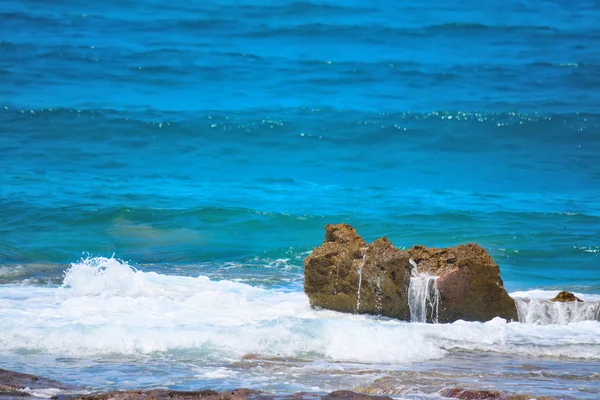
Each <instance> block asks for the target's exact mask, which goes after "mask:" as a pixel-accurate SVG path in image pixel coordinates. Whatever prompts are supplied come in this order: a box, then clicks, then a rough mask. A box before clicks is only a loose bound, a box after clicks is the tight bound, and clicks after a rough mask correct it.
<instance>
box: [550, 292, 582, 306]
mask: <svg viewBox="0 0 600 400" xmlns="http://www.w3.org/2000/svg"><path fill="white" fill-rule="evenodd" d="M552 301H559V302H561V303H566V302H570V301H579V302H583V300H581V299H580V298H579V297H577V296H575V295H574V294H573V293H571V292H566V291H564V290H563V291H562V292H560V293H559V294H557V295H556V297H555V298H553V299H552Z"/></svg>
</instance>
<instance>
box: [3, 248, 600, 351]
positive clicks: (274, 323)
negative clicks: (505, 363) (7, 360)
mask: <svg viewBox="0 0 600 400" xmlns="http://www.w3.org/2000/svg"><path fill="white" fill-rule="evenodd" d="M0 305H1V307H0V326H1V327H2V329H0V351H1V352H15V351H19V352H20V351H22V350H25V351H37V352H42V353H49V354H55V355H72V356H86V355H97V354H99V355H101V354H138V353H151V352H157V351H158V352H162V351H172V350H186V349H190V350H194V351H200V352H203V354H206V355H208V356H209V357H211V359H218V360H231V359H239V358H240V357H241V356H243V355H245V354H248V353H256V354H264V355H273V356H286V357H309V358H310V357H316V358H325V359H330V360H333V361H353V362H362V363H408V362H415V361H425V360H429V359H434V358H440V357H444V355H445V354H446V351H447V350H450V349H466V350H477V351H493V352H507V353H511V354H536V355H557V356H563V357H582V358H591V359H600V323H599V322H592V321H584V322H576V323H571V324H569V325H565V326H560V325H548V326H536V325H532V324H520V323H507V322H506V321H504V320H502V319H500V318H496V319H494V320H492V321H489V322H486V323H478V322H464V321H458V322H456V323H454V324H420V323H406V322H402V321H396V320H387V319H383V320H382V319H377V318H374V317H370V316H365V315H354V314H342V313H336V312H332V311H317V310H312V309H311V308H310V307H309V303H308V299H307V297H306V296H305V295H304V293H301V292H292V293H284V292H280V291H277V290H265V289H261V288H256V287H252V286H249V285H246V284H242V283H238V282H231V281H225V280H223V281H212V280H210V279H208V278H206V277H202V276H200V277H197V278H194V277H184V276H166V275H160V274H156V273H152V272H150V273H146V272H142V271H137V270H135V269H133V268H131V267H130V266H128V265H127V263H123V262H119V261H117V260H114V259H102V258H96V259H88V260H83V261H82V262H80V263H77V264H74V265H73V266H72V268H71V269H70V270H69V271H68V272H67V274H66V276H65V280H64V285H63V287H60V288H48V287H45V288H39V287H33V286H16V285H12V286H2V290H0Z"/></svg>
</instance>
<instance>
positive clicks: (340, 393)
mask: <svg viewBox="0 0 600 400" xmlns="http://www.w3.org/2000/svg"><path fill="white" fill-rule="evenodd" d="M322 399H323V400H333V399H345V400H377V399H380V400H384V399H385V400H392V398H391V397H387V396H371V395H368V394H364V393H356V392H353V391H351V390H337V391H335V392H331V393H329V394H328V395H326V396H323V397H322Z"/></svg>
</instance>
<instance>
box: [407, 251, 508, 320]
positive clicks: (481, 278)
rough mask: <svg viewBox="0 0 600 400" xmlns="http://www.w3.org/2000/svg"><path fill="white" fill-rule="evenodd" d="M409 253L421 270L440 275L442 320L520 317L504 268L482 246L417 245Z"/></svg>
mask: <svg viewBox="0 0 600 400" xmlns="http://www.w3.org/2000/svg"><path fill="white" fill-rule="evenodd" d="M406 253H407V254H408V256H409V257H410V258H411V259H412V260H414V261H415V263H416V264H417V266H418V269H419V271H420V272H426V273H428V274H431V275H437V276H439V278H438V280H437V282H436V285H437V288H438V290H439V293H440V296H441V304H440V306H439V317H438V318H439V321H440V322H453V321H456V320H459V319H462V320H466V321H489V320H490V319H493V318H494V317H501V318H505V319H507V320H517V319H518V315H517V307H516V305H515V302H514V300H513V299H512V298H511V297H510V296H509V295H508V292H507V291H506V289H504V283H503V282H502V278H500V267H499V266H498V264H496V263H495V262H494V260H493V259H492V257H491V256H490V255H489V254H488V252H487V251H486V250H485V249H483V248H482V247H480V246H479V245H477V244H474V243H469V244H466V245H459V246H455V247H448V248H443V249H439V248H428V247H425V246H414V247H412V248H411V249H408V250H407V251H406Z"/></svg>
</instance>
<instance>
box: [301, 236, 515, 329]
mask: <svg viewBox="0 0 600 400" xmlns="http://www.w3.org/2000/svg"><path fill="white" fill-rule="evenodd" d="M411 260H412V261H413V262H414V263H416V264H417V268H418V271H419V272H426V273H428V274H430V275H437V276H439V279H438V280H437V283H436V285H437V288H438V290H439V292H440V296H441V304H440V306H439V318H438V320H439V322H453V321H456V320H458V319H463V320H467V321H488V320H490V319H492V318H494V317H502V318H505V319H507V320H517V308H516V306H515V302H514V300H513V299H512V298H511V297H510V296H509V295H508V293H507V292H506V290H505V289H504V286H503V282H502V279H501V278H500V268H499V267H498V265H497V264H496V263H495V262H494V260H493V259H492V257H490V255H489V254H488V253H487V251H486V250H484V249H483V248H481V247H480V246H478V245H476V244H467V245H460V246H456V247H451V248H444V249H438V248H428V247H425V246H414V247H413V248H411V249H408V250H406V251H402V250H399V249H397V248H396V247H394V246H393V245H392V243H391V242H390V241H389V240H388V239H387V238H385V237H382V238H380V239H378V240H376V241H374V242H373V243H371V244H370V245H367V244H366V242H365V241H364V239H363V238H361V237H360V236H359V235H358V234H357V233H356V231H355V230H354V228H352V227H351V226H350V225H347V224H339V225H327V226H326V227H325V241H324V242H323V244H322V245H321V246H319V247H317V248H315V249H314V251H313V253H312V254H311V255H310V256H308V257H307V258H306V259H305V261H304V274H305V275H304V276H305V278H304V291H305V292H306V294H307V295H308V298H309V300H310V304H311V306H313V307H319V308H325V309H329V310H335V311H341V312H351V313H367V314H376V315H384V316H387V317H393V318H398V319H403V320H410V308H409V304H408V288H409V284H410V277H411V273H412V272H413V271H412V270H413V268H414V267H413V266H412V264H411Z"/></svg>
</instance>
